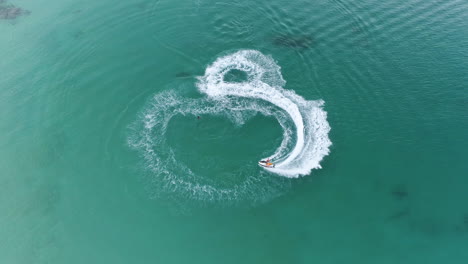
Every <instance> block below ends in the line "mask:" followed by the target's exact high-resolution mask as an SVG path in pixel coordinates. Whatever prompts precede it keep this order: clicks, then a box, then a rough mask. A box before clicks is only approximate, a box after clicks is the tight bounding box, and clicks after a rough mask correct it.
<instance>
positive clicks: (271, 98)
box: [197, 50, 331, 177]
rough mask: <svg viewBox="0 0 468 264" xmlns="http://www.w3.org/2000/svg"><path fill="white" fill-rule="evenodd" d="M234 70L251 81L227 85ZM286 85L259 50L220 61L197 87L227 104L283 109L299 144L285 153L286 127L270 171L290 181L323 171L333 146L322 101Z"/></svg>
mask: <svg viewBox="0 0 468 264" xmlns="http://www.w3.org/2000/svg"><path fill="white" fill-rule="evenodd" d="M232 70H238V71H242V72H245V73H246V74H247V80H246V81H243V82H235V83H234V82H227V81H225V75H226V74H227V73H228V72H230V71H232ZM284 85H285V81H284V79H283V78H282V76H281V72H280V67H279V66H278V65H277V64H276V63H275V62H274V61H273V59H272V58H270V57H268V56H265V55H263V54H262V53H260V52H259V51H255V50H241V51H238V52H236V53H234V54H231V55H227V56H224V57H220V58H218V59H217V60H216V61H215V62H214V63H213V64H211V65H210V66H208V67H207V69H206V71H205V75H204V76H202V77H200V78H199V82H198V84H197V86H198V88H199V90H200V91H201V92H202V93H205V94H206V95H208V96H209V97H210V98H212V99H214V100H220V101H223V100H224V101H226V102H227V101H229V100H230V97H241V98H253V99H258V100H264V101H267V102H270V103H271V104H273V105H276V106H277V107H279V108H281V109H283V110H284V111H285V112H286V113H287V114H288V115H289V117H290V118H291V120H292V121H293V122H294V125H295V129H294V131H295V141H296V142H295V145H294V147H293V149H292V150H290V151H288V152H285V151H286V148H287V146H288V142H290V141H291V138H290V137H291V133H290V130H289V129H287V128H286V127H284V126H283V125H282V127H283V130H284V134H283V143H282V144H281V145H280V146H279V148H278V149H277V150H276V151H275V153H273V154H272V155H271V156H270V157H269V158H270V159H272V160H274V161H275V162H276V167H275V168H271V169H267V170H269V171H271V172H273V173H277V174H280V175H283V176H286V177H298V176H300V175H307V174H310V172H311V170H312V169H315V168H321V167H320V161H321V160H322V159H323V157H324V156H326V155H327V154H328V153H329V147H330V145H331V141H330V139H329V138H328V132H329V131H330V126H329V125H328V122H327V119H326V117H327V114H326V112H325V111H324V110H323V109H322V105H323V101H322V100H318V101H307V100H305V99H304V98H302V97H301V96H299V95H297V94H295V93H294V92H293V91H289V90H285V89H284V88H283V86H284ZM278 121H280V120H278ZM280 123H281V122H280Z"/></svg>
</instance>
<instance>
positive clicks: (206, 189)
mask: <svg viewBox="0 0 468 264" xmlns="http://www.w3.org/2000/svg"><path fill="white" fill-rule="evenodd" d="M232 71H242V72H244V73H245V75H246V76H245V80H241V81H240V82H229V81H227V80H225V77H226V74H229V73H231V72H232ZM284 84H285V81H284V80H283V78H282V76H281V73H280V67H279V66H278V65H277V64H276V63H275V62H274V61H273V59H271V58H270V57H267V56H265V55H263V54H261V53H260V52H258V51H254V50H242V51H239V52H236V53H234V54H231V55H228V56H224V57H220V58H218V59H217V60H216V61H215V62H214V63H213V64H212V65H210V66H208V67H207V69H206V72H205V75H204V76H201V77H199V78H198V82H197V87H198V89H199V91H200V92H201V93H202V94H205V95H206V96H204V97H202V98H195V99H194V98H187V97H184V96H181V95H179V94H178V93H177V91H176V90H170V91H164V92H161V93H158V94H156V95H155V96H154V97H153V98H152V99H151V100H150V101H149V103H148V105H147V106H146V107H145V109H144V110H143V111H142V112H141V113H140V115H139V118H138V119H137V121H136V122H135V123H134V124H133V125H131V127H130V129H131V133H130V136H129V139H128V143H129V145H130V146H131V147H132V148H134V149H136V150H137V151H138V152H139V153H141V155H142V157H143V164H144V167H145V169H146V170H147V171H148V172H149V173H148V176H149V183H150V185H151V186H149V188H150V191H151V193H152V194H153V195H155V196H175V197H182V198H184V199H187V198H188V199H191V200H199V201H232V202H242V201H248V202H249V203H251V202H252V201H254V202H255V201H257V202H264V201H268V200H270V199H272V198H274V197H276V196H279V195H281V194H282V193H283V192H284V191H286V190H287V189H288V188H289V185H290V182H289V180H288V178H294V177H299V176H300V175H307V174H309V173H310V172H311V170H312V169H314V168H320V161H321V160H322V158H323V157H324V156H325V155H327V154H328V153H329V146H330V145H331V142H330V140H329V139H328V132H329V130H330V127H329V125H328V123H327V121H326V113H325V112H324V111H323V110H322V108H321V106H322V104H323V101H306V100H304V99H303V98H302V97H300V96H298V95H296V94H295V93H294V92H292V91H288V90H285V89H283V88H282V87H283V86H284ZM257 114H261V115H264V116H271V117H274V118H275V119H276V120H278V123H279V125H280V126H281V128H282V130H283V139H282V141H281V143H280V145H279V147H278V148H277V149H276V150H275V151H274V153H273V154H272V155H269V156H268V157H269V158H271V159H272V160H274V161H275V162H276V167H275V168H274V169H265V170H264V169H261V168H259V167H258V165H257V164H256V163H257V161H252V163H251V164H246V165H245V166H243V167H242V168H239V169H238V171H235V173H236V174H238V175H239V176H241V177H239V178H240V179H242V180H239V181H238V182H236V183H235V184H233V185H230V186H226V185H223V183H220V182H219V180H218V181H217V180H215V179H212V178H210V177H207V176H206V175H202V174H201V173H196V172H194V171H192V170H191V169H190V168H189V167H188V166H187V165H185V164H184V163H183V162H180V161H179V160H178V159H177V157H176V154H175V151H174V150H173V149H172V148H171V146H170V145H169V144H168V142H167V135H166V132H167V128H168V125H169V123H170V121H171V119H172V118H173V117H175V116H178V115H181V116H187V115H192V116H194V117H195V116H200V115H212V116H218V117H222V118H227V119H229V120H230V121H231V122H233V123H234V124H235V125H237V126H242V125H243V124H244V123H245V122H247V121H248V120H249V119H250V118H252V117H254V116H255V115H257ZM260 154H261V153H260ZM271 173H275V174H278V175H281V176H285V177H273V176H272V175H271Z"/></svg>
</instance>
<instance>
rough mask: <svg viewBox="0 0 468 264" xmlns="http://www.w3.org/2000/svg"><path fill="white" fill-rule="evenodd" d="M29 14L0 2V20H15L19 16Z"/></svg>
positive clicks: (1, 0)
mask: <svg viewBox="0 0 468 264" xmlns="http://www.w3.org/2000/svg"><path fill="white" fill-rule="evenodd" d="M29 14H31V12H30V11H28V10H25V9H22V8H19V7H17V6H15V5H13V4H9V3H7V1H6V0H0V20H2V19H3V20H15V19H16V18H18V17H20V16H24V15H29Z"/></svg>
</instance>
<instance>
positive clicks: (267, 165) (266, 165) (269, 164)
mask: <svg viewBox="0 0 468 264" xmlns="http://www.w3.org/2000/svg"><path fill="white" fill-rule="evenodd" d="M258 165H260V166H262V167H264V168H274V167H275V164H274V163H273V162H271V161H270V160H261V161H259V162H258Z"/></svg>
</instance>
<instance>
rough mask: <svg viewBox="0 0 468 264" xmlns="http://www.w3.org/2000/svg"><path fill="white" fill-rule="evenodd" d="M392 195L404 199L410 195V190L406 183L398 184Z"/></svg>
mask: <svg viewBox="0 0 468 264" xmlns="http://www.w3.org/2000/svg"><path fill="white" fill-rule="evenodd" d="M391 194H392V196H393V197H395V198H396V199H398V200H403V199H405V198H407V197H408V191H407V190H406V187H405V186H404V185H401V184H400V185H397V186H396V187H395V188H394V189H393V190H392V192H391Z"/></svg>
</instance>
